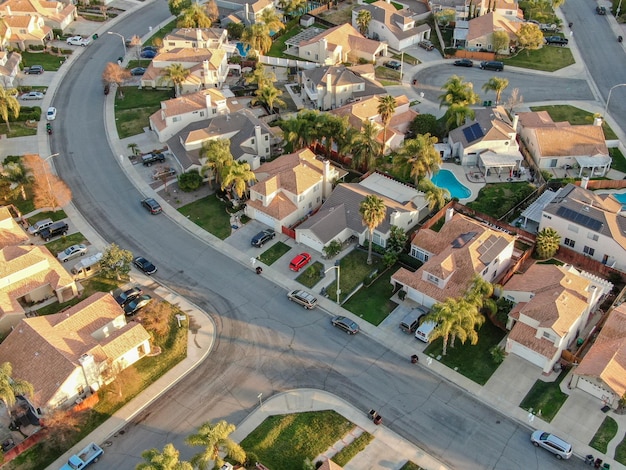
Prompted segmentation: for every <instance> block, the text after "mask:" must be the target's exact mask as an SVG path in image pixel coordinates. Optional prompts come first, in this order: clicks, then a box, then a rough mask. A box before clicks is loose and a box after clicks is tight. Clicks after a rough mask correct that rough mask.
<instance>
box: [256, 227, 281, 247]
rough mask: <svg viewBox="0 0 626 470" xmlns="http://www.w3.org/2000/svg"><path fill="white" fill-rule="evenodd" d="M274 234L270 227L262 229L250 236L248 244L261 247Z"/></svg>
mask: <svg viewBox="0 0 626 470" xmlns="http://www.w3.org/2000/svg"><path fill="white" fill-rule="evenodd" d="M275 236H276V232H274V230H272V229H271V228H268V229H267V230H263V231H262V232H259V233H257V234H256V235H255V236H254V237H252V240H251V241H250V244H251V245H252V246H258V247H259V248H261V247H262V246H263V245H265V243H266V242H268V241H270V240H273V239H274V237H275Z"/></svg>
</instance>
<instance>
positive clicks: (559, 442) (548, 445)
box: [530, 430, 572, 459]
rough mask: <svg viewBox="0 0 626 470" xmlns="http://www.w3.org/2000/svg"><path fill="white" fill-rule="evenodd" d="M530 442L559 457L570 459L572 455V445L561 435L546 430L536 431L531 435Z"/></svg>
mask: <svg viewBox="0 0 626 470" xmlns="http://www.w3.org/2000/svg"><path fill="white" fill-rule="evenodd" d="M530 442H532V443H533V444H534V445H535V447H543V448H544V449H546V450H548V451H550V452H552V453H553V454H554V455H555V456H556V458H557V459H569V458H570V457H571V456H572V445H571V444H570V443H569V442H567V441H564V440H563V439H561V438H560V437H557V436H555V435H554V434H550V433H549V432H545V431H539V430H537V431H535V432H533V433H532V434H531V435H530Z"/></svg>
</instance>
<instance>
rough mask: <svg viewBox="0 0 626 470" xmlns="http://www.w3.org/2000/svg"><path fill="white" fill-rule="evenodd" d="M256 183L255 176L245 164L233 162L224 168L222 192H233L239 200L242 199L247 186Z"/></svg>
mask: <svg viewBox="0 0 626 470" xmlns="http://www.w3.org/2000/svg"><path fill="white" fill-rule="evenodd" d="M254 181H256V175H255V174H254V172H253V171H252V170H251V169H250V164H249V163H247V162H237V161H234V162H232V163H231V164H230V165H228V166H227V167H225V168H224V171H223V173H222V190H225V189H228V190H229V191H234V192H235V194H236V195H237V197H238V198H239V199H242V198H243V196H244V194H245V192H246V190H247V189H248V184H249V183H252V182H254Z"/></svg>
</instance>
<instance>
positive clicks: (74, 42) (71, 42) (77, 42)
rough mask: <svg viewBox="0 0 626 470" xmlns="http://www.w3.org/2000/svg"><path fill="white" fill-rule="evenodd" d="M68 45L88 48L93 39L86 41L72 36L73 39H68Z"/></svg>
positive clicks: (80, 37)
mask: <svg viewBox="0 0 626 470" xmlns="http://www.w3.org/2000/svg"><path fill="white" fill-rule="evenodd" d="M67 44H68V45H70V46H82V47H85V46H88V45H89V44H91V39H85V38H84V37H82V36H72V37H71V38H67Z"/></svg>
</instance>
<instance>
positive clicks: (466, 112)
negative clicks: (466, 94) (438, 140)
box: [446, 103, 476, 129]
mask: <svg viewBox="0 0 626 470" xmlns="http://www.w3.org/2000/svg"><path fill="white" fill-rule="evenodd" d="M446 116H447V119H446V127H447V128H448V129H451V128H452V127H453V126H454V127H459V126H462V125H463V124H464V123H465V121H466V120H467V119H468V118H469V119H474V117H475V116H476V113H475V112H474V110H473V109H472V108H470V107H469V106H468V105H466V104H463V103H454V104H451V105H450V107H449V108H448V110H447V111H446Z"/></svg>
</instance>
